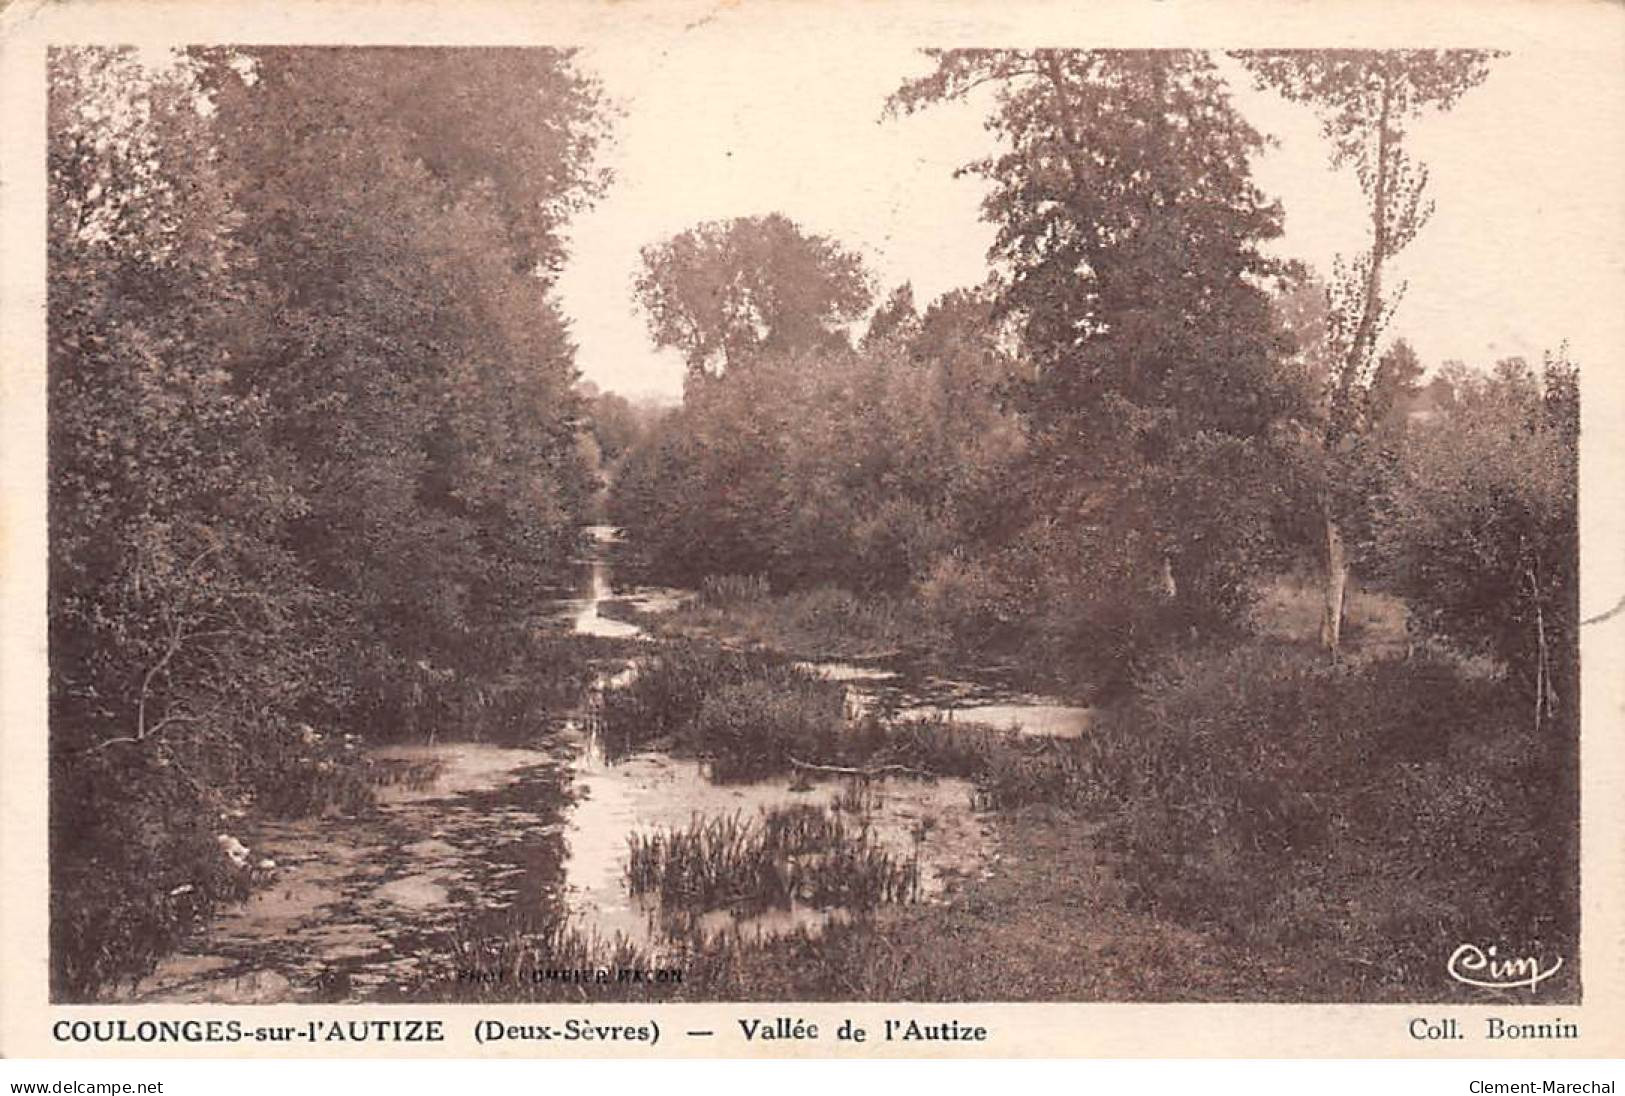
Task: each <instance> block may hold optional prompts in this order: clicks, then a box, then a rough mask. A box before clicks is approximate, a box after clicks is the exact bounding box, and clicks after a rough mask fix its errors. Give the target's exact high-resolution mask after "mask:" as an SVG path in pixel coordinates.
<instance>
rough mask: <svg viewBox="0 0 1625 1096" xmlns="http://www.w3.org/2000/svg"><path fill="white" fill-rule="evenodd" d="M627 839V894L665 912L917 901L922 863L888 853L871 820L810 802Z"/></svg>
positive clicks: (856, 908) (700, 820)
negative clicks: (656, 903) (650, 900)
mask: <svg viewBox="0 0 1625 1096" xmlns="http://www.w3.org/2000/svg"><path fill="white" fill-rule="evenodd" d="M628 841H629V844H630V846H631V850H630V852H631V855H630V856H629V858H628V861H627V868H626V875H627V885H628V888H629V889H630V891H631V893H632V894H634V895H653V896H655V897H656V898H657V899H658V900H659V903H660V907H661V911H662V913H664V914H669V915H692V914H698V913H705V912H709V911H712V910H729V911H731V912H734V913H739V914H747V915H748V914H752V913H759V912H762V911H764V910H768V909H788V908H790V907H791V906H792V905H795V904H798V903H799V904H803V905H808V906H812V907H814V908H818V909H831V908H837V907H838V908H841V909H845V910H848V911H851V912H859V913H861V912H868V911H871V910H873V909H875V908H877V907H879V906H881V905H886V904H892V903H902V902H910V901H913V900H914V899H916V898H917V897H918V895H919V881H920V871H919V863H918V860H917V859H915V858H913V857H907V858H905V857H901V856H897V855H895V854H893V853H892V852H891V851H889V850H888V849H886V848H885V847H884V846H883V845H882V844H881V843H880V842H879V841H877V840H876V839H875V837H874V834H873V831H872V830H871V828H870V826H869V824H868V821H867V819H866V818H862V817H859V818H857V819H855V820H854V819H853V818H852V817H851V816H850V815H846V814H836V813H834V812H832V811H830V810H829V809H828V808H826V807H823V806H817V805H813V804H796V805H794V806H791V807H780V808H774V809H772V810H764V811H763V812H762V813H761V814H760V815H759V816H758V817H756V818H750V819H747V818H745V817H744V816H742V815H740V814H738V813H735V814H732V815H717V816H712V817H709V818H705V817H695V818H694V820H693V821H692V822H690V823H689V825H688V826H686V827H682V828H675V827H674V828H670V829H663V830H657V831H655V832H653V833H646V834H633V835H631V836H630V837H629V838H628Z"/></svg>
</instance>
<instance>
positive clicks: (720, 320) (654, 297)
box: [635, 213, 870, 378]
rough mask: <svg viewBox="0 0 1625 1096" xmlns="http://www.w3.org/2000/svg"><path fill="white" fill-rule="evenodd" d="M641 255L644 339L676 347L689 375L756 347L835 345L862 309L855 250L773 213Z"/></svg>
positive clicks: (715, 225)
mask: <svg viewBox="0 0 1625 1096" xmlns="http://www.w3.org/2000/svg"><path fill="white" fill-rule="evenodd" d="M642 255H643V270H642V272H641V273H640V274H639V276H638V278H637V282H636V287H635V290H636V294H637V298H638V301H639V303H640V304H641V305H642V306H643V308H644V311H645V313H646V314H647V318H648V322H649V334H650V337H651V338H652V339H653V340H654V343H655V345H656V346H658V347H673V348H675V349H677V350H678V351H680V352H681V353H682V355H683V358H684V360H685V361H686V362H687V363H688V370H689V376H690V377H691V378H695V377H703V376H707V375H720V374H721V373H723V372H725V371H726V370H728V369H732V368H735V367H736V366H737V365H739V364H740V363H742V362H745V361H747V360H748V359H749V357H750V355H752V354H753V353H755V352H756V351H759V350H767V351H773V352H790V351H795V350H800V349H808V348H815V347H824V346H832V345H839V344H841V343H843V342H844V341H845V334H844V332H843V331H842V330H841V329H842V327H843V326H844V325H845V324H848V323H851V322H852V321H854V320H856V319H858V318H859V317H860V316H862V315H863V313H864V312H865V311H866V310H867V309H868V307H869V302H870V285H869V275H868V273H867V272H866V271H865V270H864V267H863V261H862V259H861V258H860V257H859V256H858V255H857V253H856V252H852V251H848V250H845V249H844V248H842V247H841V246H840V245H839V244H838V243H836V242H835V241H833V240H830V239H826V238H825V237H822V236H817V235H809V234H807V233H805V232H803V231H802V230H801V229H800V228H799V227H798V226H797V225H796V224H795V222H793V221H791V220H790V219H789V218H788V217H785V216H784V215H783V214H779V213H770V214H768V215H767V216H765V217H738V218H734V219H733V220H729V221H711V222H707V223H705V224H701V225H697V226H696V227H694V228H691V229H688V230H687V231H685V232H681V233H678V234H677V235H676V236H673V237H672V238H671V239H669V240H666V241H665V242H663V243H660V244H655V245H651V246H649V247H645V248H644V249H643V253H642Z"/></svg>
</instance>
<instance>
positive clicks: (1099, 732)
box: [1080, 644, 1578, 985]
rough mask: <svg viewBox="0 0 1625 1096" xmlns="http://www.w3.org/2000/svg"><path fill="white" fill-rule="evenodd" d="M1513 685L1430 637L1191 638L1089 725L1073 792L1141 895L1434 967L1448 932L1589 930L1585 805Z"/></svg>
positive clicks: (1260, 928)
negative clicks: (1582, 850) (1582, 849)
mask: <svg viewBox="0 0 1625 1096" xmlns="http://www.w3.org/2000/svg"><path fill="white" fill-rule="evenodd" d="M1508 693H1509V690H1508V687H1507V686H1506V685H1505V683H1503V682H1497V681H1493V680H1487V679H1484V678H1482V677H1469V676H1466V675H1464V674H1462V673H1461V672H1460V670H1459V668H1458V666H1457V665H1456V664H1455V663H1454V662H1452V661H1448V660H1444V659H1439V658H1434V657H1429V658H1422V659H1418V660H1415V661H1410V662H1403V661H1381V662H1373V663H1371V664H1369V665H1366V666H1364V667H1360V668H1349V667H1338V666H1332V665H1329V664H1326V663H1325V662H1324V661H1323V660H1322V659H1319V658H1318V657H1316V656H1315V655H1314V654H1313V653H1311V652H1309V651H1307V650H1304V649H1302V648H1296V647H1289V646H1276V645H1267V644H1257V645H1249V646H1246V647H1242V648H1238V649H1236V650H1234V651H1231V652H1228V653H1224V654H1212V653H1209V654H1206V655H1197V654H1187V655H1183V656H1179V657H1176V658H1174V659H1172V660H1170V661H1168V662H1167V663H1165V664H1164V665H1162V666H1161V667H1160V668H1159V669H1158V670H1157V672H1155V673H1154V674H1151V675H1149V676H1148V678H1147V679H1146V681H1145V682H1144V684H1143V686H1142V689H1141V691H1140V694H1139V695H1138V696H1137V697H1136V698H1135V699H1134V700H1133V701H1132V702H1130V703H1127V704H1124V705H1121V706H1119V707H1118V708H1117V709H1115V710H1114V711H1112V712H1110V713H1107V714H1106V716H1105V717H1103V718H1102V719H1101V720H1100V721H1099V722H1098V723H1097V725H1096V728H1095V730H1094V732H1093V733H1092V734H1091V736H1090V737H1089V738H1088V739H1086V740H1085V747H1086V749H1087V751H1088V774H1089V778H1088V780H1086V781H1084V782H1082V783H1081V784H1080V788H1081V789H1082V791H1083V793H1084V799H1083V802H1084V803H1085V805H1086V806H1087V807H1088V808H1089V809H1090V810H1092V811H1094V812H1097V813H1100V814H1102V815H1104V816H1105V817H1107V818H1109V819H1110V820H1111V823H1112V824H1111V827H1110V829H1109V831H1108V832H1109V833H1110V834H1111V840H1112V842H1113V846H1114V848H1115V849H1116V850H1117V851H1118V853H1119V854H1120V863H1121V870H1122V873H1123V875H1124V877H1125V880H1126V882H1127V884H1128V886H1129V889H1130V894H1131V896H1132V897H1133V899H1134V900H1135V901H1136V902H1138V903H1140V904H1142V905H1143V906H1145V907H1147V908H1150V909H1152V910H1155V911H1157V912H1159V913H1162V914H1165V915H1168V916H1171V917H1174V918H1177V919H1179V920H1182V921H1185V922H1187V923H1192V924H1198V925H1203V926H1206V927H1208V928H1213V929H1217V930H1218V931H1220V932H1222V933H1225V934H1227V935H1229V936H1230V937H1232V938H1233V939H1237V940H1247V941H1251V942H1252V943H1254V944H1255V945H1257V946H1258V947H1260V948H1264V949H1266V950H1278V949H1280V948H1283V947H1287V946H1289V945H1292V944H1294V943H1297V942H1301V941H1302V940H1304V939H1312V940H1317V941H1319V944H1320V945H1322V946H1325V947H1330V946H1331V945H1332V944H1334V943H1335V944H1337V945H1338V946H1339V947H1340V948H1342V949H1343V950H1344V951H1345V952H1346V951H1348V950H1349V949H1354V950H1355V951H1356V952H1357V953H1359V954H1362V955H1369V956H1377V957H1384V958H1385V962H1386V963H1387V967H1386V969H1387V970H1388V971H1389V973H1388V974H1387V975H1385V976H1386V977H1390V978H1392V979H1397V980H1399V981H1405V980H1407V979H1411V978H1413V977H1414V978H1417V979H1423V978H1425V979H1427V980H1428V981H1427V983H1426V984H1430V985H1431V984H1433V982H1432V980H1433V972H1434V971H1435V969H1436V968H1437V966H1438V964H1440V963H1442V962H1443V960H1444V957H1445V956H1446V955H1448V951H1449V948H1448V947H1446V944H1447V943H1448V942H1449V941H1452V940H1453V941H1454V942H1455V943H1460V941H1461V940H1463V939H1472V938H1474V934H1475V933H1477V934H1480V935H1487V936H1488V937H1490V938H1497V939H1499V938H1503V937H1509V936H1510V937H1512V938H1516V939H1519V940H1523V941H1528V942H1530V943H1532V944H1535V943H1547V944H1553V945H1555V946H1558V947H1563V946H1566V945H1567V944H1572V943H1573V940H1574V934H1575V932H1576V929H1577V923H1576V916H1577V909H1578V905H1577V902H1578V884H1577V868H1578V865H1577V848H1578V846H1577V828H1578V804H1577V802H1576V800H1575V799H1574V797H1573V796H1572V795H1571V794H1569V793H1568V792H1567V791H1566V790H1565V786H1564V780H1565V778H1564V776H1563V774H1562V772H1561V771H1560V770H1557V769H1553V768H1552V767H1550V766H1548V765H1547V764H1545V756H1546V751H1545V747H1544V743H1543V742H1542V741H1541V737H1540V736H1538V735H1537V734H1536V733H1535V732H1534V730H1533V729H1532V727H1531V725H1530V723H1529V722H1528V720H1526V719H1524V718H1522V717H1521V716H1520V715H1519V712H1518V710H1517V709H1516V708H1512V707H1509V705H1508V703H1507V701H1508ZM1449 946H1450V947H1453V946H1454V944H1450V945H1449ZM1441 948H1443V949H1444V950H1442V951H1441V950H1440V949H1441Z"/></svg>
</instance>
